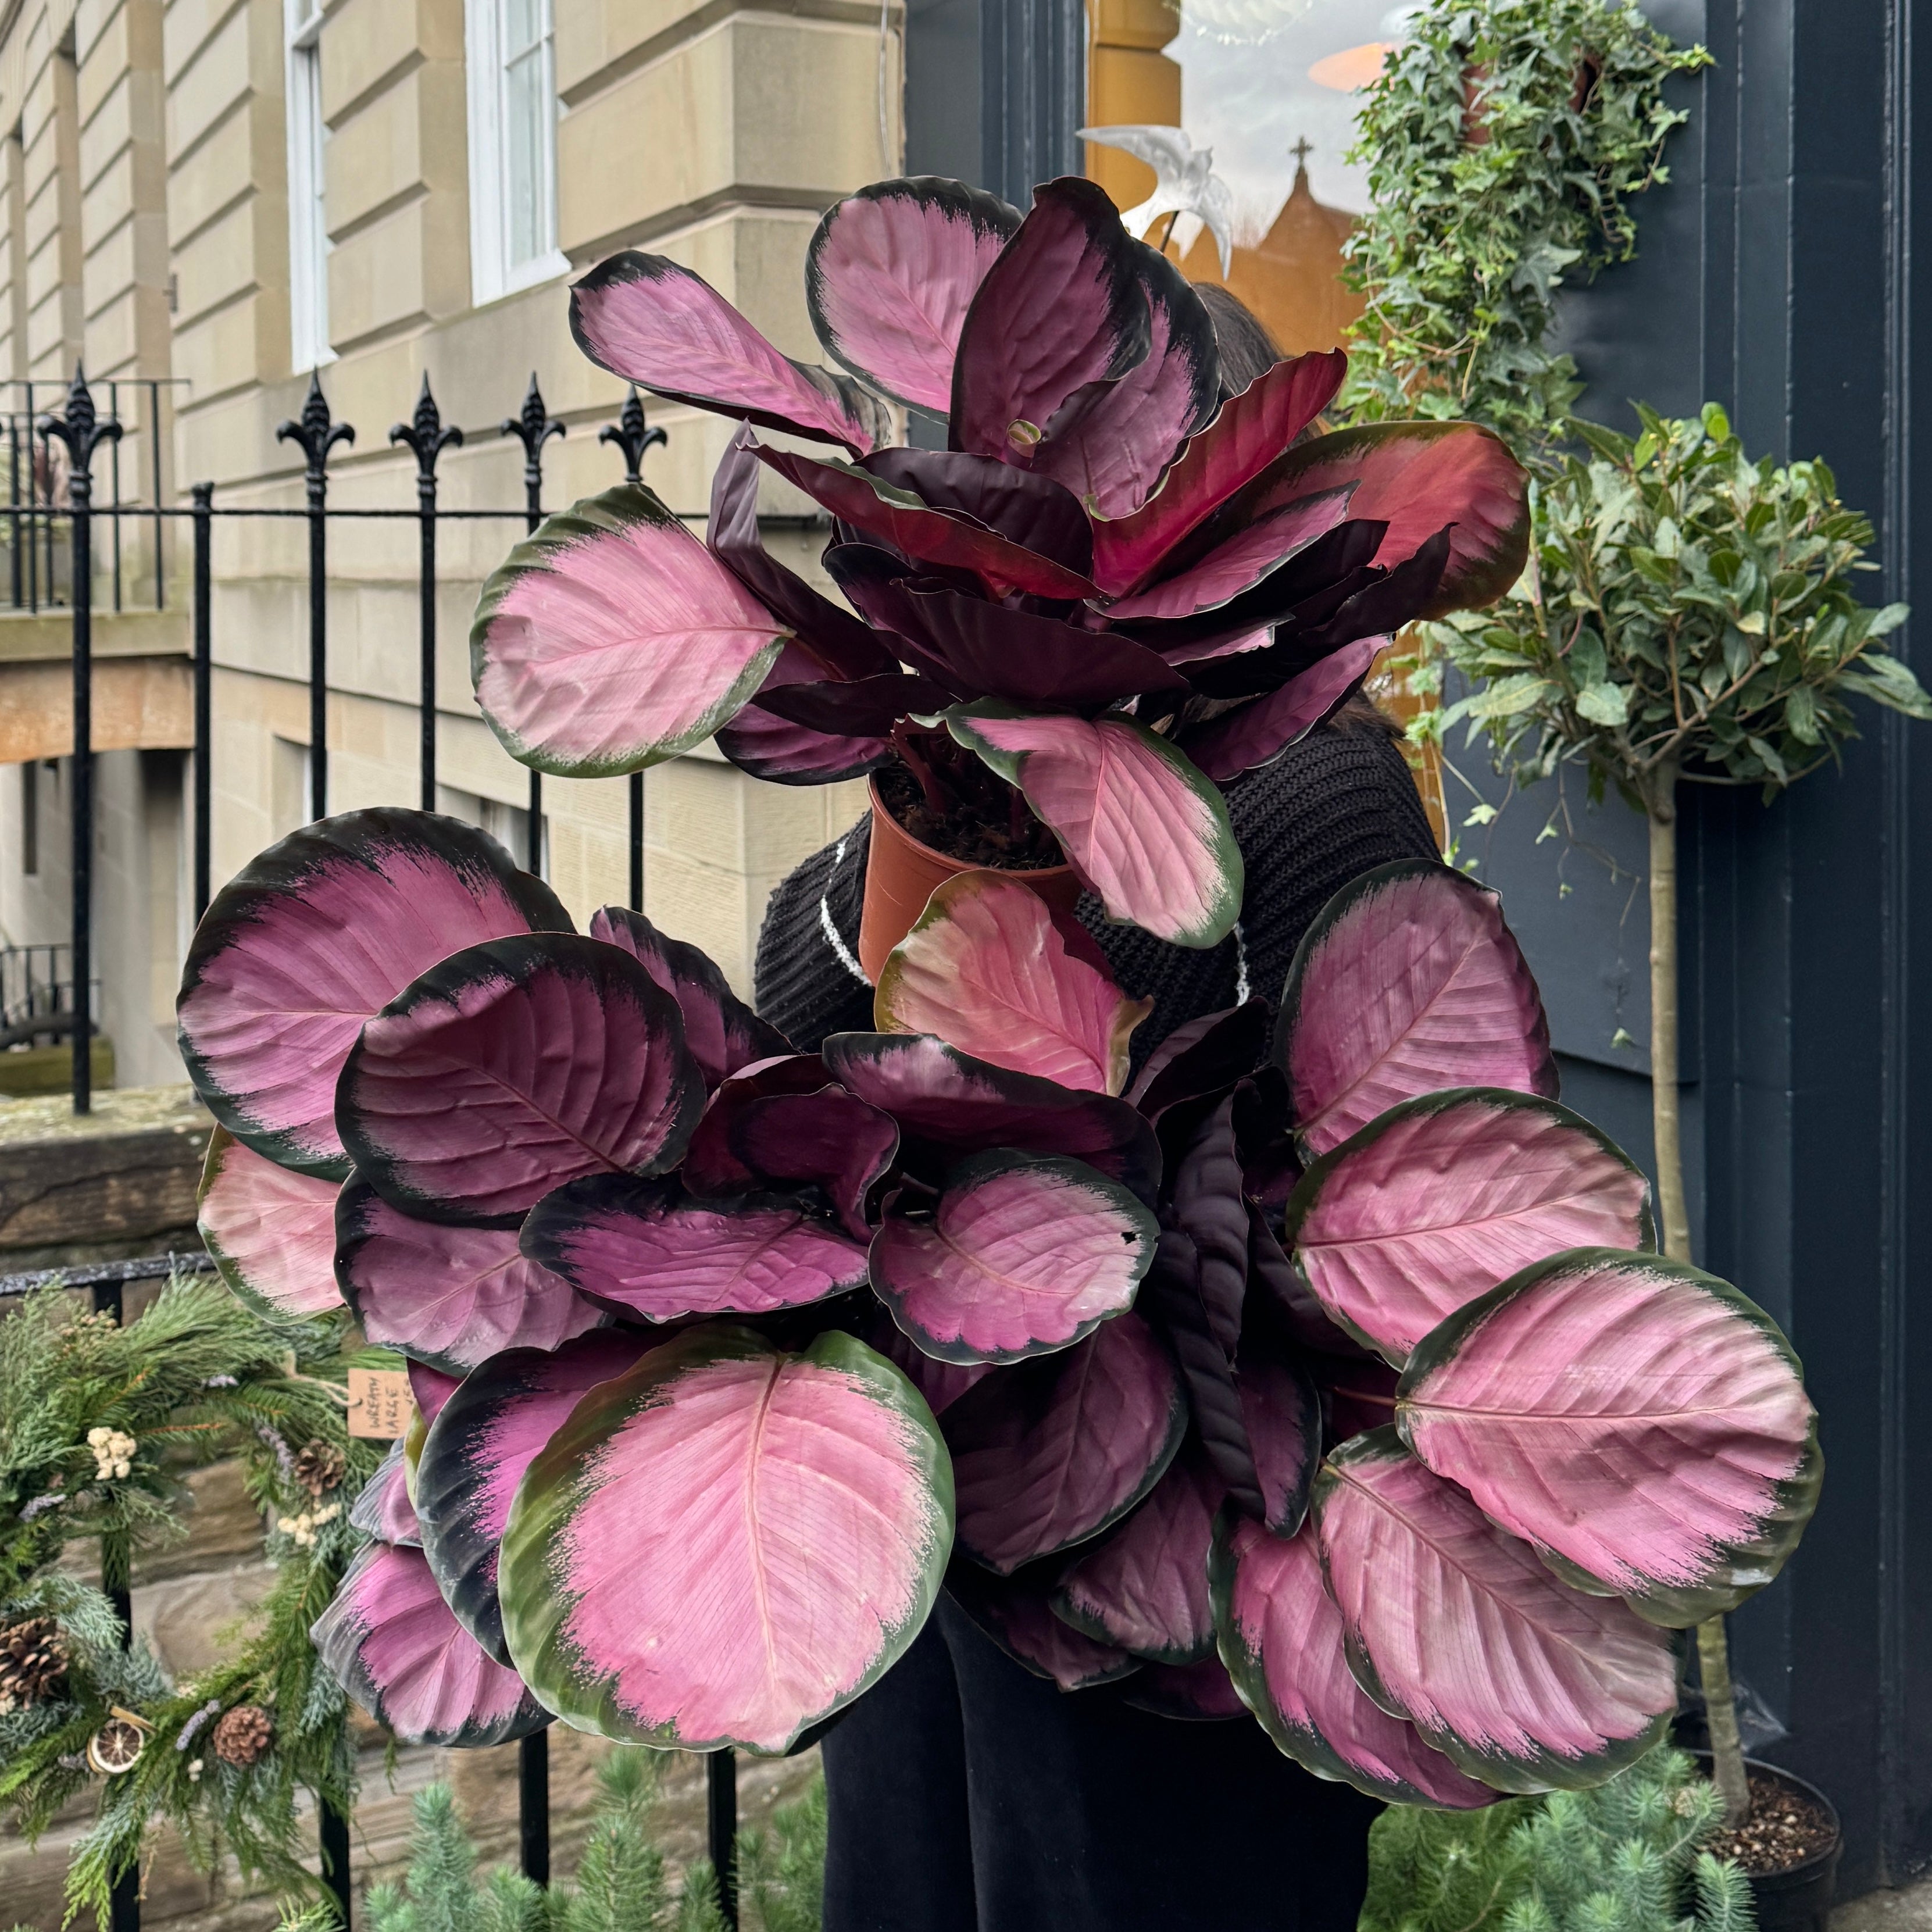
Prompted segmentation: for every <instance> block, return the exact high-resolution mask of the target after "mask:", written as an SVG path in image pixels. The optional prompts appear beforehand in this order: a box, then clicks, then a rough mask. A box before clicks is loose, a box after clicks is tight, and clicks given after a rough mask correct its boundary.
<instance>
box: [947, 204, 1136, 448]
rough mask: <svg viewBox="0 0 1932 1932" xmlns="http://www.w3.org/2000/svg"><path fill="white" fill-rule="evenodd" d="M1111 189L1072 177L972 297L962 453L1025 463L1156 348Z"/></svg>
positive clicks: (957, 381)
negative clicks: (1059, 423)
mask: <svg viewBox="0 0 1932 1932" xmlns="http://www.w3.org/2000/svg"><path fill="white" fill-rule="evenodd" d="M1136 247H1137V245H1136V243H1134V242H1130V240H1129V239H1127V236H1126V234H1125V233H1124V231H1123V230H1122V229H1121V220H1120V216H1119V214H1118V211H1116V210H1115V207H1114V205H1113V204H1112V202H1110V201H1109V199H1107V196H1106V192H1105V191H1104V190H1102V189H1100V188H1099V187H1095V186H1094V184H1092V183H1091V182H1089V181H1077V180H1074V179H1072V178H1067V179H1063V180H1061V181H1049V182H1047V183H1046V184H1043V186H1041V187H1037V188H1035V189H1034V206H1033V208H1032V210H1031V212H1030V213H1029V214H1028V216H1027V217H1026V219H1025V221H1024V222H1022V223H1021V225H1020V228H1019V233H1016V235H1015V236H1014V237H1013V239H1012V240H1011V241H1010V242H1009V243H1008V244H1007V246H1006V247H1005V248H1004V249H1003V250H1002V251H1001V254H1000V258H999V260H998V261H996V262H995V263H994V264H993V266H992V268H990V269H988V270H987V272H986V275H985V278H983V280H982V281H981V282H980V287H979V288H978V290H977V291H976V293H974V298H973V302H972V304H971V307H970V308H968V311H967V314H966V320H965V323H964V325H963V326H962V328H961V330H960V335H959V353H958V356H957V357H956V360H955V363H954V367H953V395H952V425H951V436H952V441H953V447H954V448H955V449H962V450H965V451H967V452H969V453H970V454H971V455H976V456H994V457H998V458H1000V459H1001V460H1002V461H1004V462H1018V463H1020V464H1021V466H1022V467H1025V466H1027V464H1026V457H1025V453H1024V452H1025V450H1026V449H1027V448H1028V443H1029V439H1028V437H1027V435H1026V434H1025V432H1023V431H1022V432H1019V436H1020V440H1019V441H1018V442H1016V441H1015V440H1012V439H1011V438H1010V436H1009V431H1010V429H1011V428H1013V426H1014V425H1017V424H1025V425H1028V426H1029V428H1030V429H1031V431H1035V432H1037V431H1040V430H1041V429H1043V428H1045V426H1046V424H1047V423H1048V422H1049V421H1050V420H1051V419H1052V416H1053V415H1054V413H1055V411H1056V410H1058V409H1059V407H1060V406H1061V404H1063V403H1064V402H1065V401H1067V399H1068V398H1070V396H1072V395H1073V393H1074V392H1075V391H1076V390H1077V389H1081V388H1082V387H1084V386H1085V385H1086V384H1088V383H1097V382H1102V381H1104V380H1106V379H1107V378H1109V377H1112V376H1115V375H1118V374H1120V373H1121V371H1122V370H1123V369H1124V368H1129V367H1130V366H1132V365H1133V364H1134V363H1135V362H1138V361H1139V359H1141V358H1142V356H1145V353H1146V352H1147V346H1148V302H1147V297H1146V295H1145V293H1144V291H1143V290H1142V288H1141V286H1140V284H1139V281H1138V280H1137V279H1136V276H1135V274H1134V270H1135V267H1136V260H1135V256H1134V254H1133V251H1134V250H1135V248H1136Z"/></svg>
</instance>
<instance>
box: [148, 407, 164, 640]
mask: <svg viewBox="0 0 1932 1932" xmlns="http://www.w3.org/2000/svg"><path fill="white" fill-rule="evenodd" d="M148 440H149V443H150V445H151V448H150V449H149V452H148V474H149V475H150V476H151V478H152V479H153V484H154V608H155V609H156V610H160V608H161V607H162V606H163V603H164V601H166V583H165V582H164V580H163V575H162V571H161V548H162V544H161V527H162V520H163V512H162V509H161V385H160V379H159V378H158V377H153V376H150V377H148Z"/></svg>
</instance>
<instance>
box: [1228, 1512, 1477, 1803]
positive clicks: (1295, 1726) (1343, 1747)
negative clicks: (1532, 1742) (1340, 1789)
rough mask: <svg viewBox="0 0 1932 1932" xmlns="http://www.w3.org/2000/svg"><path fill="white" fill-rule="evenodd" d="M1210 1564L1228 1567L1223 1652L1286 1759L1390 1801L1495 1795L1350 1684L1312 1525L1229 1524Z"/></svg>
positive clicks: (1472, 1800) (1339, 1623)
mask: <svg viewBox="0 0 1932 1932" xmlns="http://www.w3.org/2000/svg"><path fill="white" fill-rule="evenodd" d="M1220 1562H1221V1563H1222V1565H1223V1566H1224V1568H1226V1570H1227V1571H1229V1572H1230V1573H1231V1575H1230V1577H1229V1580H1228V1581H1226V1582H1225V1583H1223V1587H1222V1590H1221V1592H1220V1595H1221V1596H1222V1599H1223V1609H1222V1612H1221V1619H1222V1638H1221V1641H1222V1645H1223V1651H1224V1652H1225V1654H1226V1655H1227V1656H1228V1657H1229V1660H1230V1661H1231V1663H1232V1667H1233V1670H1234V1673H1235V1677H1236V1679H1237V1680H1238V1682H1240V1683H1241V1686H1242V1688H1244V1691H1246V1692H1247V1696H1248V1701H1249V1703H1250V1704H1251V1706H1253V1709H1254V1710H1255V1712H1256V1715H1257V1716H1258V1717H1259V1718H1260V1719H1261V1721H1262V1727H1263V1728H1264V1729H1265V1730H1266V1731H1267V1732H1268V1735H1269V1736H1271V1737H1272V1738H1273V1739H1274V1741H1275V1742H1276V1743H1277V1745H1280V1748H1282V1749H1283V1751H1286V1753H1287V1754H1289V1757H1292V1758H1293V1759H1295V1760H1296V1762H1297V1763H1300V1764H1302V1765H1304V1766H1307V1769H1309V1770H1310V1771H1313V1772H1316V1774H1317V1775H1319V1776H1321V1777H1324V1778H1340V1779H1342V1780H1343V1781H1346V1783H1348V1784H1352V1785H1353V1786H1354V1787H1355V1789H1356V1790H1358V1791H1365V1792H1367V1793H1368V1794H1369V1796H1370V1797H1372V1798H1381V1799H1386V1800H1387V1801H1388V1802H1390V1803H1391V1804H1394V1805H1440V1806H1442V1807H1444V1808H1447V1809H1450V1810H1455V1811H1471V1810H1475V1809H1476V1808H1478V1807H1480V1806H1482V1805H1488V1804H1491V1803H1493V1802H1494V1801H1495V1799H1496V1793H1494V1792H1493V1791H1492V1790H1490V1788H1489V1787H1488V1786H1487V1785H1484V1784H1478V1783H1477V1782H1476V1781H1475V1779H1473V1778H1465V1777H1464V1776H1463V1774H1462V1773H1461V1772H1460V1771H1458V1770H1457V1769H1456V1767H1455V1766H1454V1765H1453V1764H1451V1763H1450V1761H1449V1760H1448V1758H1446V1757H1444V1756H1443V1755H1442V1753H1441V1752H1440V1751H1432V1750H1431V1749H1430V1747H1429V1746H1428V1745H1426V1744H1424V1742H1422V1739H1421V1737H1420V1736H1418V1735H1417V1733H1416V1729H1415V1726H1414V1725H1413V1724H1408V1723H1406V1722H1405V1721H1403V1719H1402V1718H1392V1717H1391V1716H1390V1715H1389V1714H1388V1712H1386V1711H1385V1710H1383V1709H1382V1708H1381V1706H1379V1705H1378V1704H1377V1703H1376V1702H1375V1700H1373V1698H1371V1697H1370V1696H1369V1694H1368V1693H1367V1691H1364V1689H1363V1688H1362V1687H1361V1685H1359V1684H1358V1683H1357V1682H1355V1677H1354V1675H1353V1673H1352V1672H1351V1671H1350V1670H1349V1663H1348V1658H1347V1657H1346V1654H1345V1653H1344V1651H1343V1643H1342V1617H1341V1613H1340V1611H1339V1610H1337V1609H1336V1607H1335V1605H1334V1601H1333V1600H1332V1599H1331V1598H1330V1596H1329V1595H1328V1590H1327V1589H1326V1587H1325V1586H1324V1584H1323V1583H1322V1557H1321V1553H1320V1551H1319V1548H1318V1547H1317V1544H1316V1534H1315V1529H1314V1526H1313V1524H1310V1526H1308V1527H1307V1528H1306V1529H1304V1530H1303V1531H1302V1532H1301V1535H1298V1536H1296V1537H1293V1538H1288V1539H1286V1540H1284V1539H1283V1538H1280V1537H1275V1536H1271V1535H1268V1532H1267V1531H1265V1529H1262V1526H1261V1525H1260V1524H1259V1523H1251V1522H1241V1523H1236V1524H1235V1526H1234V1527H1233V1530H1232V1536H1231V1537H1230V1538H1229V1542H1228V1544H1227V1546H1226V1552H1225V1554H1224V1555H1223V1556H1222V1558H1221V1559H1220Z"/></svg>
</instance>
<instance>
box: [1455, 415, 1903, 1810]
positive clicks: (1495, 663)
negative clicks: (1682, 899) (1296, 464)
mask: <svg viewBox="0 0 1932 1932" xmlns="http://www.w3.org/2000/svg"><path fill="white" fill-rule="evenodd" d="M1638 413H1639V416H1640V419H1641V420H1642V422H1643V434H1641V435H1640V437H1637V439H1636V440H1634V441H1632V440H1631V439H1629V438H1628V437H1622V436H1619V435H1617V434H1615V433H1614V432H1613V431H1610V430H1607V429H1603V428H1598V427H1597V426H1595V425H1591V424H1587V423H1581V422H1580V423H1577V424H1576V425H1574V427H1575V428H1576V429H1577V433H1578V434H1580V436H1581V437H1583V439H1584V440H1585V441H1586V443H1587V444H1588V446H1589V455H1587V456H1586V457H1585V456H1579V457H1571V458H1568V459H1567V460H1565V462H1564V463H1563V464H1562V467H1561V468H1560V469H1558V470H1556V472H1555V473H1554V474H1553V475H1551V476H1550V477H1549V478H1547V480H1546V481H1545V482H1544V485H1543V487H1542V491H1541V503H1540V505H1539V508H1538V530H1539V541H1538V547H1537V549H1536V550H1535V553H1534V556H1533V558H1532V565H1533V567H1532V569H1531V570H1530V571H1528V572H1526V574H1525V576H1524V578H1523V581H1522V582H1521V583H1519V584H1518V586H1517V588H1516V589H1515V590H1514V592H1512V593H1511V595H1510V596H1508V598H1505V600H1504V601H1502V603H1500V604H1497V605H1496V606H1495V607H1493V608H1492V609H1490V610H1486V611H1484V612H1482V613H1479V614H1475V615H1472V616H1464V617H1457V618H1451V619H1448V620H1446V621H1444V622H1439V623H1436V624H1433V625H1430V626H1428V627H1427V637H1428V640H1429V641H1430V642H1431V643H1433V644H1434V645H1435V646H1437V647H1438V648H1439V649H1441V650H1442V652H1443V653H1444V654H1445V655H1446V656H1447V657H1448V659H1449V660H1450V661H1451V662H1452V663H1453V664H1454V665H1455V666H1456V667H1457V669H1458V670H1460V671H1461V672H1462V673H1463V675H1464V676H1465V677H1466V678H1467V679H1469V680H1470V681H1471V682H1472V684H1474V685H1475V686H1476V687H1477V688H1475V690H1474V691H1472V693H1471V694H1469V696H1466V697H1463V698H1460V699H1459V700H1457V702H1456V703H1453V704H1452V705H1451V706H1449V707H1448V709H1447V710H1446V711H1445V712H1442V713H1441V714H1440V724H1441V726H1442V727H1447V726H1448V725H1451V724H1454V723H1455V722H1456V721H1458V720H1459V719H1467V720H1469V721H1470V724H1471V733H1470V735H1471V736H1472V738H1474V737H1475V736H1476V735H1477V734H1478V732H1487V733H1488V735H1489V736H1490V738H1491V739H1492V740H1493V744H1494V747H1495V749H1496V754H1497V760H1498V763H1499V766H1501V767H1502V768H1503V769H1508V770H1510V771H1511V772H1513V773H1514V776H1515V777H1516V778H1517V779H1518V780H1520V781H1525V782H1528V781H1534V780H1536V779H1538V778H1547V777H1549V776H1550V775H1552V774H1553V773H1554V772H1556V770H1557V769H1559V767H1560V766H1564V765H1566V764H1580V765H1581V766H1583V767H1584V769H1586V772H1588V774H1589V787H1590V792H1591V795H1592V797H1593V798H1601V796H1603V794H1604V792H1605V791H1606V790H1607V789H1608V788H1610V787H1615V788H1616V790H1617V791H1618V792H1619V793H1620V794H1621V795H1622V796H1623V798H1624V799H1625V800H1626V801H1627V802H1628V803H1629V804H1630V805H1632V806H1633V807H1634V808H1636V809H1637V810H1638V811H1641V812H1643V814H1644V816H1645V817H1646V820H1647V821H1648V823H1649V835H1650V840H1649V842H1650V864H1649V874H1650V877H1649V897H1650V932H1651V946H1650V995H1651V1042H1650V1059H1651V1085H1652V1117H1653V1124H1654V1127H1655V1137H1656V1151H1657V1189H1658V1208H1659V1211H1660V1220H1661V1235H1662V1239H1663V1247H1664V1253H1666V1254H1667V1255H1668V1256H1671V1257H1673V1259H1676V1260H1679V1261H1688V1260H1689V1259H1691V1231H1690V1223H1689V1221H1688V1217H1687V1216H1686V1213H1685V1196H1684V1166H1683V1153H1682V1139H1681V1136H1680V1133H1679V1118H1678V1073H1679V1068H1678V1013H1679V1008H1678V985H1677V961H1678V949H1677V819H1678V791H1679V786H1680V785H1682V784H1700V785H1720V786H1733V787H1736V786H1755V787H1759V788H1760V790H1762V792H1763V795H1764V796H1765V799H1766V801H1767V802H1769V800H1770V799H1772V798H1773V797H1775V796H1776V795H1777V794H1778V793H1780V792H1781V791H1783V790H1784V789H1785V788H1786V787H1787V786H1789V785H1790V784H1793V782H1795V781H1796V780H1797V779H1799V778H1802V777H1804V776H1805V775H1807V774H1808V773H1809V772H1814V771H1816V770H1817V769H1820V767H1821V766H1824V765H1826V764H1828V763H1832V762H1834V761H1835V760H1836V759H1837V758H1838V755H1839V754H1840V752H1841V750H1842V748H1843V745H1845V743H1846V741H1847V740H1848V739H1852V738H1853V737H1855V736H1857V735H1858V731H1857V718H1856V714H1855V712H1853V710H1852V706H1851V704H1850V703H1849V701H1848V700H1849V699H1851V698H1852V697H1867V698H1870V699H1871V700H1873V702H1875V703H1879V704H1881V705H1883V706H1886V707H1887V708H1888V709H1891V710H1894V711H1898V712H1903V714H1904V715H1906V716H1907V717H1911V718H1927V717H1932V699H1928V697H1927V695H1926V693H1925V692H1924V691H1923V690H1922V689H1921V687H1920V685H1919V683H1918V679H1916V678H1915V676H1913V675H1912V672H1911V671H1910V670H1909V669H1908V668H1907V667H1906V665H1905V664H1903V663H1901V662H1900V661H1899V660H1898V659H1897V658H1894V657H1891V656H1890V655H1888V654H1887V653H1886V652H1885V651H1884V650H1882V649H1881V648H1879V646H1880V643H1881V641H1882V640H1883V639H1884V638H1885V637H1886V636H1887V635H1888V634H1890V633H1891V631H1894V630H1895V629H1897V627H1898V626H1899V625H1900V624H1902V623H1903V622H1904V621H1905V618H1906V607H1905V605H1903V604H1888V605H1886V606H1885V607H1883V608H1882V609H1879V610H1873V609H1870V608H1869V607H1867V606H1866V605H1865V604H1863V603H1861V601H1859V598H1858V594H1857V583H1856V580H1857V577H1858V574H1860V573H1861V572H1864V571H1871V570H1873V569H1875V568H1876V567H1877V566H1876V565H1874V564H1872V563H1870V562H1867V560H1866V558H1865V554H1864V553H1865V550H1866V547H1867V545H1868V544H1870V541H1871V540H1872V534H1873V533H1872V526H1871V524H1870V523H1869V522H1868V521H1867V519H1866V518H1865V517H1863V516H1861V515H1860V514H1858V512H1857V511H1853V510H1849V509H1847V508H1846V507H1845V505H1843V503H1841V502H1840V501H1839V500H1838V486H1837V484H1836V483H1835V481H1834V479H1833V477H1832V472H1831V471H1830V469H1828V468H1827V467H1826V465H1825V464H1824V463H1823V462H1819V461H1814V462H1809V463H1791V464H1790V465H1788V466H1785V467H1782V468H1781V467H1779V466H1777V465H1775V464H1774V463H1772V462H1771V461H1770V460H1769V459H1768V458H1767V459H1765V460H1761V461H1758V462H1753V461H1752V460H1751V458H1749V457H1748V456H1747V455H1745V451H1744V448H1743V446H1742V443H1740V442H1739V440H1738V439H1737V438H1736V437H1735V436H1733V434H1732V433H1731V428H1730V423H1729V422H1728V420H1727V419H1726V417H1725V415H1724V411H1723V410H1721V409H1720V408H1718V406H1717V405H1716V404H1706V406H1705V408H1704V410H1703V415H1702V416H1701V417H1698V418H1693V419H1689V420H1688V421H1681V422H1679V421H1667V420H1666V419H1664V418H1663V417H1661V416H1658V415H1657V414H1656V413H1655V412H1654V411H1652V410H1647V409H1641V408H1640V410H1639V412H1638ZM1698 1652H1699V1657H1700V1662H1701V1664H1702V1667H1703V1676H1704V1685H1705V1691H1706V1703H1707V1705H1708V1706H1709V1711H1710V1716H1711V1742H1712V1753H1713V1756H1714V1757H1715V1760H1716V1767H1717V1772H1718V1782H1719V1784H1720V1785H1721V1787H1722V1789H1723V1790H1724V1793H1725V1796H1726V1799H1727V1802H1728V1804H1729V1805H1730V1810H1731V1815H1732V1816H1733V1819H1734V1820H1735V1819H1737V1818H1742V1817H1743V1816H1744V1814H1745V1811H1746V1810H1747V1809H1748V1805H1749V1802H1750V1801H1749V1792H1748V1784H1747V1783H1746V1781H1745V1773H1744V1766H1743V1756H1742V1750H1741V1748H1740V1746H1739V1740H1738V1733H1737V1723H1736V1715H1735V1712H1734V1710H1733V1706H1732V1701H1731V1696H1730V1670H1729V1665H1728V1661H1727V1657H1726V1653H1725V1646H1724V1625H1723V1622H1722V1620H1721V1619H1712V1620H1711V1621H1709V1622H1706V1623H1704V1624H1703V1625H1700V1626H1699V1628H1698Z"/></svg>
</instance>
